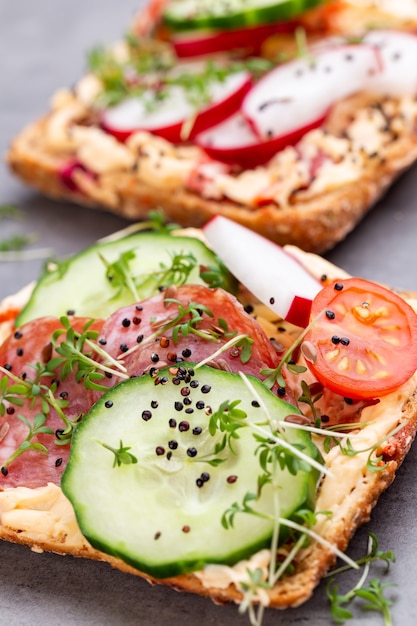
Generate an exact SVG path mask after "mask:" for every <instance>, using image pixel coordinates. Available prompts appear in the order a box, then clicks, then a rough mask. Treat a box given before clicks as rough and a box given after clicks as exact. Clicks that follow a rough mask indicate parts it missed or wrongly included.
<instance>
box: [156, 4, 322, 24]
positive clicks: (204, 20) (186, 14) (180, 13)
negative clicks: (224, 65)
mask: <svg viewBox="0 0 417 626" xmlns="http://www.w3.org/2000/svg"><path fill="white" fill-rule="evenodd" d="M324 1H325V0H324ZM322 2H323V0H246V1H245V0H228V1H227V2H223V1H222V0H217V1H216V0H171V1H170V2H169V3H168V6H167V8H166V9H165V12H164V16H163V17H164V21H165V23H166V24H167V25H168V26H169V27H171V28H172V29H174V30H192V29H206V28H207V29H210V28H212V29H229V28H241V27H244V26H254V25H256V24H267V23H272V22H277V21H286V20H290V19H292V18H293V17H296V16H297V15H299V14H300V13H302V12H303V11H306V10H307V9H309V8H311V7H313V6H315V5H317V4H321V3H322Z"/></svg>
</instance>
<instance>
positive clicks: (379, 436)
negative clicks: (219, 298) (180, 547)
mask: <svg viewBox="0 0 417 626" xmlns="http://www.w3.org/2000/svg"><path fill="white" fill-rule="evenodd" d="M292 253H293V254H296V256H297V257H298V259H299V260H301V261H302V262H303V263H305V264H306V266H308V267H309V269H310V271H312V272H314V273H316V274H317V276H321V275H322V274H323V273H326V274H327V275H328V276H329V277H339V278H340V277H343V276H344V273H343V272H341V270H338V269H337V268H335V267H334V266H332V265H330V264H329V263H327V262H325V261H324V260H323V259H320V258H318V257H316V256H315V255H305V254H304V253H303V252H301V251H300V250H292ZM24 295H25V294H22V293H21V294H19V295H18V298H17V300H16V305H17V307H19V306H21V304H22V298H24ZM26 295H27V294H26ZM404 297H405V299H406V300H407V301H408V302H409V303H410V304H412V305H413V306H414V307H415V308H417V295H416V294H412V293H408V294H404ZM12 305H13V299H9V301H8V306H9V307H12ZM255 306H256V308H255V312H256V314H257V317H258V319H259V320H260V321H261V323H262V325H263V326H264V328H265V330H267V332H268V333H269V334H271V333H272V332H273V329H274V328H275V327H276V325H277V324H278V326H279V328H280V332H279V334H278V337H279V341H280V342H283V341H284V343H285V342H287V343H288V345H290V344H291V343H292V341H293V339H294V336H295V335H296V334H297V332H299V331H298V330H297V329H296V328H295V327H292V326H288V325H287V332H286V333H283V332H282V326H283V324H285V323H283V322H282V321H281V320H276V319H275V318H274V316H273V315H271V312H267V311H266V310H265V308H264V307H263V306H262V305H255ZM4 329H5V333H7V332H10V331H9V330H8V328H7V326H4ZM360 420H361V421H363V422H365V423H366V424H365V425H364V427H363V428H362V429H361V432H360V434H359V435H357V436H358V437H359V440H358V444H355V445H357V446H358V449H359V448H362V447H363V448H364V449H366V448H368V447H369V445H372V444H376V443H377V442H381V444H380V447H379V448H378V451H377V453H378V456H380V457H381V460H382V462H383V469H381V471H378V472H375V471H374V472H372V471H370V469H369V467H368V466H367V454H366V453H365V454H358V455H356V456H348V457H347V456H346V455H344V454H343V453H342V452H341V451H340V449H339V447H337V446H336V448H334V449H333V451H331V452H329V453H325V459H326V464H327V466H328V467H329V468H330V469H331V471H332V475H328V476H325V477H324V478H323V480H322V483H321V485H320V488H319V494H318V498H317V503H316V511H317V513H319V512H320V511H330V512H331V513H332V514H331V516H328V515H323V516H321V515H318V520H319V521H318V522H317V524H316V526H315V527H314V530H315V532H316V533H318V535H319V536H320V537H321V538H322V540H321V541H315V540H313V541H311V543H310V545H309V546H308V547H307V548H305V549H303V550H301V551H300V552H298V554H297V556H296V557H295V559H294V561H293V565H294V571H293V572H291V573H289V574H287V575H284V576H283V577H282V578H281V579H280V580H279V581H278V582H277V583H276V585H275V586H274V588H273V589H272V590H269V591H267V592H265V595H262V596H260V597H259V598H258V599H257V601H258V602H262V603H263V604H265V605H267V606H270V607H277V608H287V607H294V606H298V605H300V604H301V603H303V602H305V601H306V600H307V599H308V598H309V597H310V596H311V595H312V593H313V591H314V588H315V587H316V585H317V584H318V583H319V581H320V580H321V578H322V577H323V575H324V574H325V573H326V572H327V571H328V569H329V568H330V567H331V566H332V565H333V564H334V562H335V559H336V554H335V547H337V548H338V549H339V550H342V551H344V550H345V549H346V547H347V546H348V543H349V541H350V539H351V538H352V536H353V534H354V533H355V531H356V530H357V528H358V527H359V526H360V525H362V524H363V523H365V522H367V521H368V520H369V519H370V515H371V511H372V509H373V507H374V505H375V504H376V502H377V500H378V498H379V496H380V495H381V493H382V492H383V491H384V490H385V489H386V488H387V487H388V486H389V485H390V484H391V483H392V481H393V480H394V478H395V475H396V472H397V470H398V468H399V466H400V465H401V463H402V461H403V459H404V458H405V456H406V454H407V452H408V451H409V449H410V446H411V444H412V442H413V440H414V438H415V435H416V432H417V374H414V376H413V377H412V378H411V379H410V380H408V381H407V382H406V383H404V384H403V385H402V386H401V387H400V388H398V389H397V390H395V391H394V392H392V393H391V394H389V395H388V396H385V397H384V398H381V399H380V402H379V403H378V404H374V405H372V406H367V407H366V408H364V409H363V410H362V413H361V417H360ZM398 426H402V428H401V429H400V430H398ZM393 429H397V432H396V434H394V435H393V436H389V437H388V438H387V440H385V438H386V437H387V436H388V435H389V433H391V432H392V431H393ZM361 443H362V444H363V445H361ZM0 538H2V539H4V540H6V541H11V542H15V543H19V544H23V545H27V546H29V547H31V549H32V550H34V551H40V552H41V551H44V550H46V551H51V552H55V553H57V554H62V555H65V554H69V555H74V556H79V557H85V558H89V559H95V560H101V561H106V562H108V563H110V564H111V565H112V566H113V567H115V568H117V569H120V570H122V571H125V572H128V573H131V574H134V575H138V576H141V577H144V578H145V579H147V580H148V581H149V582H151V583H160V584H163V585H168V586H170V587H172V588H174V589H176V590H179V591H187V592H191V593H196V594H200V595H203V596H207V597H209V598H211V599H212V600H213V601H215V602H216V603H226V602H235V603H240V602H241V601H242V598H243V595H242V590H241V587H240V583H241V582H242V581H245V580H246V565H247V562H244V563H238V564H237V565H236V566H234V567H233V568H231V567H225V566H219V565H208V566H206V568H205V570H204V571H201V572H195V573H192V574H186V575H181V576H177V577H174V578H167V579H163V580H155V579H152V578H151V577H150V576H148V575H147V574H143V573H142V572H139V571H137V570H135V569H134V568H132V567H130V566H129V565H127V564H126V563H124V562H123V561H121V560H119V559H117V558H114V557H112V556H109V555H107V554H103V553H101V552H99V551H97V550H95V549H94V548H92V547H91V546H90V545H89V543H88V542H87V541H86V539H85V538H84V537H83V536H82V534H81V532H80V530H79V529H78V526H77V522H76V519H75V515H74V512H73V509H72V507H71V505H70V503H69V501H68V500H67V499H66V498H65V496H64V495H63V493H62V491H61V489H60V487H59V486H58V485H54V484H48V485H45V486H44V487H39V488H36V489H28V488H26V487H17V488H14V489H5V490H3V491H1V492H0ZM323 541H324V542H326V543H323ZM285 549H286V548H285V546H284V548H283V550H284V552H283V553H285ZM268 560H269V556H268V550H264V551H262V552H260V553H258V554H256V555H254V556H253V557H252V559H251V561H250V564H251V565H252V566H255V567H261V568H262V567H266V566H267V564H268Z"/></svg>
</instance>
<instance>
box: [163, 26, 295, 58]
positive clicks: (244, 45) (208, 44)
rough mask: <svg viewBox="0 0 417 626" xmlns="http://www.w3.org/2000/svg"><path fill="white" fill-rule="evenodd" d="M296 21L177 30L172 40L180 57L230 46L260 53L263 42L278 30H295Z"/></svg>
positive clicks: (228, 49) (206, 53) (201, 53)
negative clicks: (228, 28) (214, 28)
mask: <svg viewBox="0 0 417 626" xmlns="http://www.w3.org/2000/svg"><path fill="white" fill-rule="evenodd" d="M295 28H296V23H295V22H288V23H287V22H285V23H283V24H277V23H275V24H262V25H261V26H252V27H247V28H238V29H235V30H226V31H222V30H213V31H201V30H196V31H189V32H185V33H183V32H179V33H175V34H173V35H172V37H171V43H172V45H173V47H174V50H175V53H176V55H177V56H178V57H179V58H191V57H198V56H206V55H209V54H215V53H216V52H224V51H230V50H238V51H243V52H244V53H245V54H249V53H250V54H252V55H253V54H259V52H260V48H261V45H262V43H263V42H264V41H265V39H266V38H267V37H270V36H271V35H274V34H276V33H283V32H285V33H289V32H293V31H294V30H295Z"/></svg>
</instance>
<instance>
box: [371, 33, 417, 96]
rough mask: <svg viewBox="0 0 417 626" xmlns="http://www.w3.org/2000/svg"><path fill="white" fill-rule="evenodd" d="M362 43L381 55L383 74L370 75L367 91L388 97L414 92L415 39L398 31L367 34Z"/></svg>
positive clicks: (416, 68)
mask: <svg viewBox="0 0 417 626" xmlns="http://www.w3.org/2000/svg"><path fill="white" fill-rule="evenodd" d="M364 41H365V43H367V44H369V45H371V46H374V47H375V48H376V49H377V50H378V51H379V54H380V56H381V61H382V64H383V71H382V72H380V73H378V74H375V76H372V78H371V80H370V81H369V83H368V84H367V87H368V89H371V90H372V91H376V92H378V93H388V94H389V95H391V96H402V95H405V94H410V95H413V96H414V95H415V94H416V92H417V63H416V60H417V36H416V35H414V34H412V33H405V32H400V31H373V32H372V31H371V32H369V33H368V34H367V35H366V36H365V38H364Z"/></svg>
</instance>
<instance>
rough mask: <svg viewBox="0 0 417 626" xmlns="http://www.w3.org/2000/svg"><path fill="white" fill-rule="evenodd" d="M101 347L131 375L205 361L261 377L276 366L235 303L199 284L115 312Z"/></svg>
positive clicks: (267, 342)
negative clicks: (182, 363)
mask: <svg viewBox="0 0 417 626" xmlns="http://www.w3.org/2000/svg"><path fill="white" fill-rule="evenodd" d="M194 320H195V321H194ZM239 337H241V341H238V338H239ZM245 338H246V339H248V338H249V339H250V342H249V343H250V347H249V345H248V344H247V343H246V347H245ZM233 340H235V341H236V342H237V343H235V344H234V345H232V344H233ZM228 342H231V343H230V345H229V347H228V345H226V344H228ZM252 342H253V343H252ZM99 343H100V344H101V345H102V346H103V347H104V348H105V350H106V351H107V352H108V353H109V354H111V355H112V356H113V357H116V358H119V359H121V360H122V361H123V363H124V365H125V367H126V369H127V373H128V374H129V375H130V376H141V375H142V374H144V373H148V372H152V371H153V372H155V371H156V370H158V369H160V368H162V367H166V366H169V365H173V364H177V363H179V362H182V361H187V362H190V361H191V362H196V363H199V362H201V361H203V360H207V364H208V365H210V366H212V367H216V368H218V369H224V370H228V371H232V372H238V371H242V372H245V373H246V374H253V375H255V376H258V377H261V374H260V372H261V370H262V369H264V368H268V367H276V366H277V365H278V363H279V358H278V355H277V353H276V351H275V350H274V348H273V346H272V344H271V342H270V340H269V339H268V337H267V336H266V335H265V333H264V331H263V330H262V328H261V327H260V326H259V324H258V323H257V321H256V320H255V319H254V318H253V317H251V316H250V315H249V314H247V313H246V312H245V310H244V308H243V306H242V305H241V304H240V303H239V302H238V300H236V298H235V297H234V296H232V295H231V294H229V293H227V292H226V291H224V290H223V289H209V288H207V287H205V286H202V285H182V286H180V287H177V288H175V289H171V288H169V290H167V291H165V292H163V293H161V294H158V295H156V296H153V297H151V298H149V299H147V300H144V301H143V302H141V303H139V304H136V305H135V304H133V305H129V306H127V307H123V308H121V309H119V310H118V311H116V312H115V313H114V314H113V315H111V316H110V317H109V318H108V319H107V321H106V322H105V324H104V326H103V329H102V332H101V334H100V338H99Z"/></svg>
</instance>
